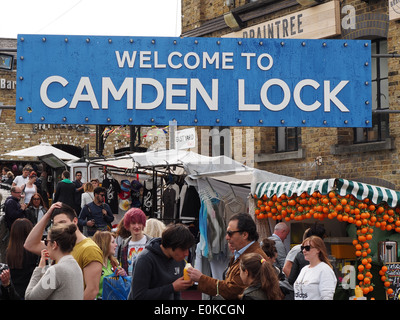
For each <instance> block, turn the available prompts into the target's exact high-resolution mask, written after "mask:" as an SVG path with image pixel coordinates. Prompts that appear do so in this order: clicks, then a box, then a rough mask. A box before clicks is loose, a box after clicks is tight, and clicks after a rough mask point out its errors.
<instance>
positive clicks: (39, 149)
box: [4, 142, 79, 160]
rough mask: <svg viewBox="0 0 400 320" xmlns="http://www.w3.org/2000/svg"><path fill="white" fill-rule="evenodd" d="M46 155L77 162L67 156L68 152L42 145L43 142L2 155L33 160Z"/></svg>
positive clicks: (49, 145)
mask: <svg viewBox="0 0 400 320" xmlns="http://www.w3.org/2000/svg"><path fill="white" fill-rule="evenodd" d="M48 154H53V155H55V156H56V157H57V158H59V159H61V160H78V159H79V158H78V157H75V156H74V155H72V154H69V153H68V152H65V151H63V150H61V149H58V148H56V147H53V146H52V145H51V144H49V143H44V142H42V143H41V144H39V145H36V146H33V147H29V148H26V149H20V150H16V151H11V152H8V153H6V154H4V156H16V157H30V158H35V157H40V156H45V155H48Z"/></svg>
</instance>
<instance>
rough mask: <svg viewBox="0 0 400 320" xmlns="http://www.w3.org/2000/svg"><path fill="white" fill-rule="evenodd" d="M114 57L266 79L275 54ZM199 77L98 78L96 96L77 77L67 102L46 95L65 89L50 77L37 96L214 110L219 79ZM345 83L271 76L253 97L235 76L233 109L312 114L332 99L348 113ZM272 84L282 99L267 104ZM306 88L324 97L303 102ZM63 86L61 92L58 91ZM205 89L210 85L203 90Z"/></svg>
mask: <svg viewBox="0 0 400 320" xmlns="http://www.w3.org/2000/svg"><path fill="white" fill-rule="evenodd" d="M115 57H116V62H117V65H118V67H119V68H128V69H132V68H139V69H165V68H167V67H168V68H170V69H172V70H175V69H181V68H186V69H188V70H190V71H192V70H196V69H199V68H202V69H215V70H219V69H224V70H234V69H235V67H237V68H238V69H239V68H242V69H244V70H245V71H246V72H247V71H251V70H254V69H256V70H260V71H261V72H265V73H266V77H267V79H268V76H267V73H268V72H269V70H271V69H272V68H273V67H274V58H273V57H272V56H271V55H270V54H269V53H266V52H263V53H259V54H257V53H255V52H241V53H240V55H239V56H237V57H236V59H238V61H235V57H234V55H233V53H232V52H214V53H207V52H193V51H190V52H187V53H181V52H179V51H173V52H170V53H166V54H165V55H164V56H160V55H159V52H158V51H154V52H153V51H132V52H128V51H123V52H122V53H121V52H119V51H115ZM235 64H237V66H236V65H235ZM203 81H207V84H206V83H202V82H201V81H200V79H197V78H175V77H169V78H166V79H165V80H164V83H161V82H160V81H159V80H156V79H153V78H150V77H149V78H141V77H138V78H133V77H126V78H124V79H123V81H122V84H121V85H120V86H119V88H117V87H116V86H115V84H114V83H113V80H112V78H110V77H102V78H101V86H102V87H101V96H99V97H97V96H96V94H95V90H94V89H93V86H92V83H91V80H90V78H89V77H81V78H80V80H79V83H78V85H77V87H76V88H75V91H74V94H73V96H72V100H71V102H70V103H69V101H68V100H67V99H66V98H65V97H59V98H58V99H57V98H54V96H57V94H54V93H53V94H52V96H53V98H52V99H53V100H52V99H50V98H49V96H48V94H47V92H48V89H49V87H50V86H59V85H61V87H62V88H66V87H67V86H68V85H69V82H68V80H67V79H65V78H64V77H62V76H58V75H53V76H50V77H48V78H46V79H45V80H44V81H43V82H42V85H41V87H40V98H41V100H42V102H43V103H44V104H45V105H46V106H47V107H49V108H51V109H59V108H63V107H65V106H67V105H68V103H69V106H68V108H69V109H76V108H78V107H79V103H80V102H88V103H90V104H91V106H92V109H93V110H98V109H100V104H99V99H100V98H101V109H103V110H106V109H108V108H109V101H110V98H112V99H113V100H114V101H121V100H122V99H123V98H124V97H126V109H127V110H132V109H136V110H153V109H156V108H158V107H159V106H160V105H161V104H163V103H164V104H165V109H166V110H174V111H186V110H196V109H197V102H198V101H197V99H198V96H199V97H201V99H202V100H203V101H204V103H205V105H206V107H207V108H208V109H209V110H210V111H218V107H219V105H218V104H219V99H218V93H219V85H220V83H219V80H218V79H208V80H203ZM247 81H248V80H247ZM348 83H349V81H348V80H342V81H340V82H339V83H338V84H337V85H335V87H334V88H333V89H331V86H332V84H331V81H330V80H319V82H318V81H316V80H314V79H303V80H300V81H298V83H294V84H293V83H292V84H291V85H292V86H293V88H292V89H291V88H290V87H289V85H288V83H287V82H286V81H285V80H283V79H278V78H272V79H268V80H266V81H265V82H264V83H262V84H260V87H259V88H258V95H257V94H256V95H255V94H254V92H253V91H252V92H251V93H250V92H249V93H248V95H247V96H246V80H245V79H237V97H238V100H237V106H236V108H237V110H239V111H260V109H261V105H263V106H264V107H265V108H266V109H268V110H270V111H273V112H277V111H282V110H284V109H285V108H286V107H287V106H288V105H289V103H290V101H291V100H293V101H294V103H295V105H296V106H297V107H298V108H299V109H300V110H302V111H305V112H313V111H315V110H317V109H319V108H320V107H321V106H322V105H323V109H324V112H331V102H333V104H335V105H336V107H337V108H338V109H339V110H340V111H341V112H349V109H348V108H347V107H346V106H345V105H344V104H343V103H342V102H341V101H340V99H339V98H338V95H339V93H340V92H341V91H342V90H343V89H344V88H345V87H346V85H347V84H348ZM221 85H222V84H221ZM253 85H254V84H253ZM271 87H279V88H280V90H281V91H282V93H283V95H282V99H280V98H278V99H277V98H275V100H280V101H274V102H272V101H271V100H270V98H269V95H268V92H269V91H270V89H271ZM306 87H309V89H306V90H315V91H318V90H320V91H321V93H320V94H319V96H321V97H322V95H323V100H322V101H318V100H317V99H316V100H315V101H311V103H310V102H308V103H309V104H307V103H305V102H304V101H303V100H302V92H303V90H305V88H306ZM62 88H61V91H63V89H62ZM206 88H209V89H207V90H206ZM146 89H149V90H150V91H152V92H154V93H155V95H154V94H153V95H152V98H150V97H148V96H147V95H146V96H144V92H145V90H146ZM69 90H71V89H69ZM292 91H293V92H292ZM57 92H59V91H57ZM146 92H148V91H146ZM256 92H257V91H256ZM316 93H318V92H316ZM246 97H247V98H248V99H249V97H251V98H250V99H251V100H252V101H246ZM149 100H152V101H149ZM233 107H235V106H233Z"/></svg>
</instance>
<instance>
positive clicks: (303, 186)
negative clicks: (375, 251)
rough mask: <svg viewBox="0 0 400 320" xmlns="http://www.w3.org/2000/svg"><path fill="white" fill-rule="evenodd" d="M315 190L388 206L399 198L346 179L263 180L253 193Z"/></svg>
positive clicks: (268, 194) (393, 192)
mask: <svg viewBox="0 0 400 320" xmlns="http://www.w3.org/2000/svg"><path fill="white" fill-rule="evenodd" d="M315 191H318V192H320V193H321V194H328V193H329V192H330V191H334V192H336V193H337V194H339V195H341V196H345V195H348V194H352V195H353V196H354V197H356V198H357V199H358V200H364V199H366V198H368V199H370V200H371V201H372V202H373V203H375V204H379V203H381V202H386V203H387V204H388V205H389V206H390V207H396V206H397V205H398V204H399V199H400V192H397V191H394V190H391V189H387V188H383V187H378V186H374V185H370V184H366V183H361V182H356V181H351V180H346V179H321V180H309V181H306V180H302V181H291V182H263V183H258V184H257V186H256V189H255V194H256V196H257V197H258V198H261V197H262V196H263V195H264V194H265V195H266V196H267V197H268V198H270V197H272V196H273V195H277V196H278V197H279V196H281V195H282V194H285V195H287V196H288V197H291V196H292V195H293V194H297V195H300V194H302V193H303V192H307V193H308V194H312V193H313V192H315Z"/></svg>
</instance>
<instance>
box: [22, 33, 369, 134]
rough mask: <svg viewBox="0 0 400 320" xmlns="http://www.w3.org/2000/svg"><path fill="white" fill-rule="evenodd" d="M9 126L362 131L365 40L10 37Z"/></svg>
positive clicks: (366, 119)
mask: <svg viewBox="0 0 400 320" xmlns="http://www.w3.org/2000/svg"><path fill="white" fill-rule="evenodd" d="M17 52H18V68H17V102H16V122H17V123H51V124H54V123H57V124H60V123H66V124H102V125H167V124H168V123H169V121H171V120H176V121H177V123H178V125H185V126H196V125H197V126H250V127H253V126H272V127H279V126H289V127H305V126H307V127H371V119H372V113H371V105H372V103H371V66H370V64H371V63H370V62H371V43H370V41H368V40H296V39H285V40H280V39H238V38H161V37H155V38H151V37H105V36H60V35H19V37H18V48H17Z"/></svg>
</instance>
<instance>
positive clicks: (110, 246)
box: [92, 231, 126, 299]
mask: <svg viewBox="0 0 400 320" xmlns="http://www.w3.org/2000/svg"><path fill="white" fill-rule="evenodd" d="M92 239H93V241H94V242H95V243H96V244H97V245H98V246H99V248H100V249H101V250H102V251H103V268H102V272H101V277H100V286H99V293H98V294H97V299H101V298H102V295H103V279H104V277H105V276H109V275H110V274H113V273H114V272H115V274H117V275H120V276H126V272H125V270H124V269H123V268H122V267H120V266H119V263H118V260H117V259H116V258H115V257H114V254H115V249H116V248H117V243H116V242H115V238H114V236H113V234H112V233H111V232H109V231H96V233H95V234H94V235H93V238H92Z"/></svg>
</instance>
